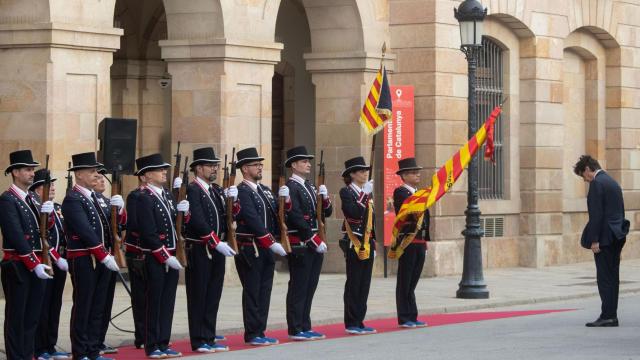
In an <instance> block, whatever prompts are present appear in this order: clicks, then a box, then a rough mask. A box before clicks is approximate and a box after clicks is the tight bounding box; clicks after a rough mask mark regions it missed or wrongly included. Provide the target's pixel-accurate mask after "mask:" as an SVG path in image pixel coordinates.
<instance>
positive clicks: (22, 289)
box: [0, 261, 46, 360]
mask: <svg viewBox="0 0 640 360" xmlns="http://www.w3.org/2000/svg"><path fill="white" fill-rule="evenodd" d="M0 279H1V280H2V289H3V291H4V297H5V308H4V345H5V349H6V351H7V359H11V360H14V359H15V360H31V359H33V351H34V338H35V335H36V329H37V327H38V319H39V318H40V309H42V298H43V294H44V287H45V281H46V280H41V279H39V278H38V277H37V276H36V275H35V274H34V273H32V272H31V271H29V270H27V268H26V267H25V266H24V265H23V264H22V263H21V262H19V261H3V262H2V269H1V270H0Z"/></svg>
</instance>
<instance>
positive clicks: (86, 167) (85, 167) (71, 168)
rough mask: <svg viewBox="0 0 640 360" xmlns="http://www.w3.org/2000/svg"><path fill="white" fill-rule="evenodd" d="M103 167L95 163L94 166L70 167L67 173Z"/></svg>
mask: <svg viewBox="0 0 640 360" xmlns="http://www.w3.org/2000/svg"><path fill="white" fill-rule="evenodd" d="M103 166H104V165H103V164H101V163H99V162H97V163H95V164H88V165H78V166H72V167H70V168H68V169H67V171H76V170H82V169H95V168H101V167H103Z"/></svg>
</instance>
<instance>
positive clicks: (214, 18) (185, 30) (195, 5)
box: [163, 0, 237, 40]
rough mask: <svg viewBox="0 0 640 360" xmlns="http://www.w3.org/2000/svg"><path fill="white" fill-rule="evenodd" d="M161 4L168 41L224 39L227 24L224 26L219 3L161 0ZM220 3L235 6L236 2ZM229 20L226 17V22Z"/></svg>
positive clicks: (217, 0) (205, 0)
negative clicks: (165, 21)
mask: <svg viewBox="0 0 640 360" xmlns="http://www.w3.org/2000/svg"><path fill="white" fill-rule="evenodd" d="M163 2H164V8H165V11H166V14H167V30H168V40H198V39H200V40H205V39H224V38H225V29H226V28H227V26H226V25H227V24H225V16H224V15H225V11H223V7H222V4H221V1H219V0H198V1H184V0H163ZM222 3H225V4H227V3H234V4H235V3H236V2H231V1H224V2H222ZM227 6H231V5H227ZM236 7H237V6H236ZM228 12H229V11H228ZM229 19H232V17H227V21H230V20H229ZM229 27H231V26H229Z"/></svg>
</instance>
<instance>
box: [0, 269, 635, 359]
mask: <svg viewBox="0 0 640 360" xmlns="http://www.w3.org/2000/svg"><path fill="white" fill-rule="evenodd" d="M231 271H234V270H231ZM484 277H485V281H486V283H487V285H488V288H489V290H490V292H491V293H490V298H489V299H486V300H463V299H457V298H455V293H456V290H457V288H458V282H459V281H460V276H459V275H457V276H442V277H436V278H423V279H421V281H420V283H419V284H418V288H417V290H416V297H417V300H418V306H419V308H420V311H421V313H441V312H458V311H468V310H475V309H483V308H495V307H504V306H513V305H522V304H534V303H539V302H548V301H557V300H567V299H577V298H584V297H590V296H596V295H597V288H596V284H595V265H594V264H593V263H592V262H589V263H580V264H573V265H564V266H554V267H546V268H541V269H530V268H509V269H492V270H485V272H484ZM288 278H289V276H288V274H287V273H286V272H278V273H276V277H275V282H274V287H273V292H272V297H271V310H270V316H269V328H271V329H275V328H284V327H286V318H285V297H286V292H287V281H288ZM344 281H345V276H344V275H342V274H323V275H322V277H321V279H320V284H319V285H318V290H317V292H316V296H315V299H314V307H313V310H312V319H313V321H314V323H317V324H321V323H335V322H341V321H342V312H343V302H342V293H343V287H344ZM621 281H622V284H621V292H622V293H632V292H640V260H635V259H634V260H623V262H622V265H621ZM230 282H231V285H229V286H226V287H225V288H224V291H223V294H222V301H221V306H220V313H219V315H218V329H219V332H220V333H222V334H225V333H234V332H238V331H240V330H241V329H242V309H241V305H240V303H241V292H242V288H241V287H240V286H238V285H235V284H234V282H232V281H230ZM395 282H396V280H395V277H393V278H387V279H384V278H374V279H373V281H372V285H371V291H370V296H369V303H368V307H369V310H368V313H367V317H368V318H380V317H392V316H395V311H396V310H395ZM71 291H72V288H71V283H70V282H68V283H67V287H66V290H65V302H64V304H63V308H62V315H61V324H60V340H59V346H61V347H62V348H63V349H70V341H69V319H70V310H71ZM0 306H1V307H2V308H4V300H0ZM128 306H129V298H128V295H127V293H126V291H125V290H124V288H123V287H122V286H121V285H118V286H117V287H116V297H115V301H114V306H113V315H115V314H117V313H118V312H120V311H121V310H124V309H126V308H127V307H128ZM596 310H597V309H594V313H595V312H596ZM114 322H115V324H116V325H118V326H119V327H121V328H124V329H130V330H132V329H133V321H132V317H131V312H130V311H128V312H126V313H124V314H123V315H122V316H121V317H120V318H118V319H116V320H114ZM1 331H2V329H1V328H0V332H1ZM187 333H188V326H187V308H186V295H185V289H184V286H183V285H180V286H179V288H178V295H177V301H176V307H175V314H174V321H173V338H174V339H179V338H185V337H187ZM132 342H133V336H132V334H127V333H123V332H121V331H118V330H117V329H115V328H114V327H113V326H111V327H110V328H109V332H108V334H107V343H109V344H110V345H114V346H117V345H121V344H131V343H132ZM3 348H4V340H3V338H2V337H0V349H3ZM0 356H1V354H0Z"/></svg>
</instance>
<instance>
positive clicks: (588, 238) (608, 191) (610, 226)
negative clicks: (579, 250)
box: [573, 155, 629, 327]
mask: <svg viewBox="0 0 640 360" xmlns="http://www.w3.org/2000/svg"><path fill="white" fill-rule="evenodd" d="M573 171H574V173H575V174H576V175H578V176H580V177H582V178H583V179H584V181H586V182H588V183H589V194H588V195H587V208H588V211H589V222H588V223H587V225H586V226H585V228H584V230H583V232H582V238H581V241H580V242H581V245H582V247H584V248H585V249H591V251H593V254H594V258H595V262H596V270H597V279H598V292H599V293H600V299H601V300H602V312H601V313H600V316H599V317H598V319H597V320H595V321H593V322H590V323H587V324H586V326H588V327H603V326H618V314H617V310H618V290H619V287H620V253H621V252H622V247H623V246H624V243H625V240H626V236H627V233H628V232H629V221H628V220H626V219H625V218H624V201H623V198H622V189H621V188H620V185H618V183H617V182H616V181H615V180H613V178H611V176H609V174H607V173H606V172H605V171H604V170H602V168H601V167H600V164H599V163H598V161H597V160H596V159H594V158H592V157H591V156H589V155H583V156H581V157H580V160H578V162H577V163H576V164H575V166H574V167H573Z"/></svg>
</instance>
